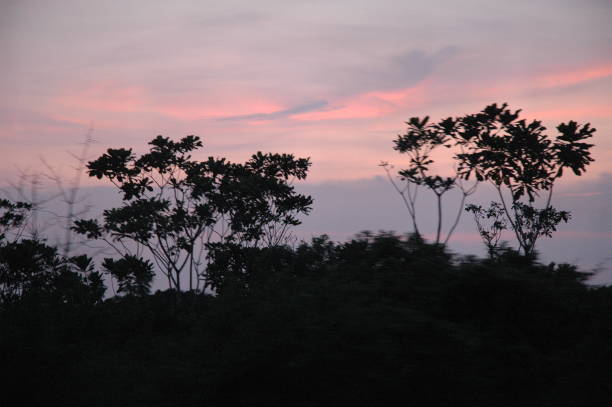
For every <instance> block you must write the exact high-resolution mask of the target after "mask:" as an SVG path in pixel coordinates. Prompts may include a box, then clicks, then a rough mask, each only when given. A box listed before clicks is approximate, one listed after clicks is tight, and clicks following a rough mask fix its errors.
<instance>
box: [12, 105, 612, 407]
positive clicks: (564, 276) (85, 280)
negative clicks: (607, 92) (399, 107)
mask: <svg viewBox="0 0 612 407" xmlns="http://www.w3.org/2000/svg"><path fill="white" fill-rule="evenodd" d="M407 125H408V128H407V131H406V134H403V135H399V136H398V138H397V139H396V140H395V149H396V150H397V151H399V152H400V153H402V154H405V155H407V156H408V158H409V160H408V167H407V168H404V169H402V170H399V171H398V173H397V176H399V178H396V174H393V173H392V172H391V169H392V167H391V166H390V165H389V164H386V163H383V167H384V168H385V170H387V174H388V175H389V179H390V180H391V182H392V184H393V186H394V187H395V188H396V191H397V192H398V193H399V194H400V195H401V197H402V199H403V201H404V203H405V204H406V208H407V210H408V214H409V219H410V220H411V222H412V226H413V232H414V233H411V234H408V235H406V236H398V235H395V234H393V233H383V232H380V233H378V234H372V233H368V232H364V233H361V234H359V235H357V236H356V237H355V238H353V239H352V240H350V241H348V242H345V243H335V242H332V241H330V240H329V239H328V238H327V237H326V236H320V237H317V238H314V239H313V240H312V241H311V242H302V243H299V244H298V243H297V242H296V241H295V240H294V239H293V238H292V235H291V227H293V226H295V225H298V224H299V223H300V217H301V216H304V215H307V214H308V213H309V212H310V210H311V208H312V203H313V202H312V198H311V197H309V196H305V195H302V194H299V193H298V192H296V190H295V188H294V185H293V183H294V181H295V180H303V179H304V178H305V177H306V174H307V172H308V169H309V167H310V160H309V159H308V158H296V157H294V156H293V155H290V154H271V153H268V154H263V153H261V152H258V153H256V154H254V155H253V156H251V158H250V159H249V160H247V161H246V162H244V163H232V162H229V161H227V160H226V159H224V158H216V157H208V159H206V160H203V161H198V160H195V159H193V158H192V153H193V152H194V151H195V150H197V149H198V148H200V147H202V146H203V145H202V142H201V140H200V139H199V138H198V137H195V136H187V137H184V138H182V139H180V140H178V141H172V140H170V139H169V138H166V137H162V136H158V137H156V138H155V139H153V140H152V141H151V142H150V143H149V146H150V148H149V151H148V152H146V153H144V154H141V155H136V154H134V153H133V151H132V149H124V148H120V149H108V150H107V152H106V153H105V154H103V155H102V156H100V157H98V158H97V159H95V160H93V161H89V162H87V163H86V160H85V159H84V158H83V157H84V156H81V158H80V164H81V165H80V167H79V168H81V169H82V170H85V169H86V170H87V171H88V175H89V176H91V177H96V178H98V179H104V180H106V181H107V182H108V183H110V184H113V185H114V186H115V187H116V188H117V190H118V191H119V192H120V194H121V196H122V203H121V205H120V206H118V207H115V208H108V209H105V210H104V211H103V212H102V214H101V216H99V217H95V218H91V219H80V218H79V216H77V213H79V212H78V211H76V210H75V205H76V203H77V201H78V200H77V198H76V196H77V194H76V192H75V189H74V188H73V189H71V190H70V189H65V188H63V187H62V189H61V192H62V194H61V196H62V197H63V198H64V200H65V202H66V203H67V205H68V209H67V211H66V216H65V217H64V218H62V221H65V223H66V225H67V228H66V230H65V232H66V235H65V236H66V238H65V242H64V244H62V245H59V248H58V247H55V246H54V245H53V244H51V243H49V241H47V240H45V239H44V236H43V235H42V234H41V233H38V231H37V230H36V222H33V218H35V216H34V215H35V214H36V211H38V210H40V209H41V207H40V205H39V203H38V202H27V201H17V200H8V199H0V361H2V370H3V371H2V377H3V378H4V379H3V381H2V385H3V387H2V389H3V393H2V397H3V400H13V402H12V403H13V404H15V405H47V404H50V403H52V404H56V403H57V404H59V403H61V404H63V405H93V406H97V405H100V406H108V405H118V406H123V405H125V406H175V405H181V406H196V405H209V406H234V405H235V406H264V405H266V406H281V405H282V406H285V405H290V406H322V405H363V406H373V405H391V404H395V403H397V402H398V401H399V402H402V403H404V404H414V405H427V406H455V405H472V406H479V405H482V406H485V405H486V406H490V405H494V406H555V407H558V406H600V405H606V404H605V402H606V401H609V400H610V399H612V345H611V343H612V287H595V286H588V285H586V284H585V281H586V280H587V279H588V277H589V276H590V274H589V273H585V272H582V271H580V270H578V269H577V268H576V267H575V266H573V265H569V264H558V265H557V264H549V265H544V264H541V263H539V262H538V258H537V251H536V242H537V241H538V239H540V238H542V237H545V236H551V235H552V233H553V232H554V231H555V230H556V227H557V226H558V225H559V224H560V223H561V222H567V221H568V220H569V218H570V214H569V213H568V212H566V211H561V210H557V209H556V208H554V207H553V206H552V205H551V197H552V191H553V185H554V184H555V182H556V181H557V180H558V179H559V178H560V177H561V176H562V175H563V174H564V169H565V173H567V172H568V171H572V172H573V173H575V174H577V175H580V174H581V173H582V172H584V171H585V168H586V166H588V165H589V163H590V162H591V161H592V158H591V156H590V152H589V150H590V148H591V147H592V145H591V144H588V143H586V142H585V140H586V139H588V138H589V137H591V136H592V134H593V132H594V129H592V128H590V127H589V125H588V124H586V125H584V126H580V125H578V124H577V123H575V122H569V123H568V124H562V125H560V126H558V128H557V129H558V131H559V135H558V136H557V137H556V138H555V139H554V140H551V139H549V138H548V137H547V136H546V135H545V134H544V133H543V132H544V130H545V129H544V127H543V126H542V125H541V123H540V122H538V121H533V122H531V123H527V122H525V121H524V120H519V111H515V112H512V111H510V110H509V109H507V106H506V105H502V106H497V105H491V106H488V107H487V108H485V109H484V110H483V111H482V112H480V113H477V114H475V115H466V116H463V117H458V118H455V119H453V118H448V119H445V120H442V121H440V122H438V123H430V122H429V119H428V118H424V119H419V118H413V119H411V120H410V121H409V122H407ZM440 147H444V148H445V149H448V150H449V151H452V150H453V149H455V150H457V151H458V152H457V153H455V155H454V156H453V158H454V159H455V160H456V162H457V165H456V166H455V167H454V169H455V170H456V173H455V174H453V175H451V176H442V175H439V174H434V173H433V172H432V170H431V168H432V163H433V159H432V156H431V153H432V151H433V150H435V149H437V148H440ZM470 178H471V179H470ZM53 179H55V180H58V178H57V177H54V178H53ZM76 179H79V177H77V178H76ZM474 179H475V180H474ZM468 182H470V184H469V185H468V184H467V183H468ZM481 183H484V184H486V183H488V184H490V185H492V186H493V188H494V189H496V190H497V192H498V197H499V200H498V201H494V202H491V204H490V206H489V207H488V208H487V207H484V208H483V207H481V206H478V205H475V204H469V205H467V206H466V205H465V204H466V198H467V197H469V196H470V195H471V194H473V193H474V191H475V188H476V187H477V186H478V185H479V184H481ZM58 185H60V186H61V184H60V183H58ZM77 185H78V184H77ZM452 189H458V190H460V191H461V194H460V196H461V198H460V202H459V205H458V211H457V213H456V214H453V215H452V216H451V217H450V219H451V222H452V223H451V224H450V227H449V228H447V230H446V231H445V230H444V228H443V219H447V218H448V217H445V216H444V215H443V211H442V200H443V198H444V197H445V196H446V193H447V192H448V191H450V190H452ZM419 190H427V191H429V193H433V194H434V195H435V197H436V201H437V213H438V216H437V221H436V223H435V226H434V227H435V230H436V234H435V239H434V240H433V241H432V242H427V241H425V240H424V238H423V237H422V234H421V233H420V230H421V229H420V227H419V222H418V221H419V218H418V215H417V211H416V209H417V206H416V202H417V197H418V191H419ZM538 197H539V198H538ZM542 200H543V202H542ZM542 205H543V206H542ZM339 210H341V208H339ZM465 210H467V211H468V212H471V213H472V214H473V216H474V220H475V223H476V229H477V230H478V232H479V234H480V235H481V237H482V239H483V243H484V244H485V245H486V248H487V254H488V257H487V258H485V259H479V258H476V257H472V256H458V255H456V254H452V253H450V252H449V251H448V249H447V247H446V243H447V242H448V240H449V238H450V237H451V235H452V233H453V231H454V229H455V227H456V226H457V223H458V222H459V219H460V217H461V214H462V213H463V211H465ZM447 226H449V225H447ZM504 233H506V235H508V234H510V235H513V236H514V237H515V239H516V249H514V248H512V247H510V246H509V245H508V244H506V243H505V242H504V239H503V237H504V236H505V235H504ZM73 235H80V236H81V237H82V238H83V239H84V240H83V241H80V242H79V241H77V239H76V238H75V236H73ZM92 242H97V243H101V244H102V245H103V246H102V248H105V249H107V251H109V252H110V254H106V255H104V256H103V258H102V259H99V258H98V259H94V258H93V257H90V256H88V255H85V254H83V253H82V251H83V250H84V249H85V248H86V247H87V246H88V245H89V244H90V243H92ZM79 251H81V252H79ZM155 278H160V279H163V280H165V281H167V287H168V288H167V289H166V290H162V291H157V292H155V293H153V294H151V287H152V284H153V281H154V279H155Z"/></svg>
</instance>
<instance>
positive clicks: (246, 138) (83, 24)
mask: <svg viewBox="0 0 612 407" xmlns="http://www.w3.org/2000/svg"><path fill="white" fill-rule="evenodd" d="M611 21H612V2H611V1H609V0H550V1H544V0H541V1H533V0H530V1H528V0H516V1H491V0H465V1H450V0H447V1H442V0H430V1H406V0H402V1H391V0H378V1H358V0H350V1H349V0H320V1H318V0H308V1H268V0H259V1H247V0H242V1H229V0H226V1H223V2H221V1H214V2H213V1H206V0H197V1H196V0H193V1H152V0H146V1H145V0H141V1H129V0H124V1H109V0H107V1H105V0H98V1H83V0H78V1H77V0H74V1H71V0H56V1H47V0H38V1H32V0H2V1H1V2H0V55H1V56H2V57H1V58H2V59H1V61H2V62H1V65H0V73H1V75H0V88H1V89H2V92H1V93H0V158H1V160H0V172H1V173H2V176H3V178H4V179H2V180H1V181H2V182H0V184H2V183H6V182H8V181H10V180H11V178H14V177H15V176H16V175H17V174H18V172H19V171H23V170H35V169H36V168H38V167H39V166H40V156H44V157H45V158H46V159H47V160H48V161H49V162H52V163H55V165H57V166H58V167H62V165H64V167H67V168H68V169H69V167H68V163H69V161H67V160H69V159H68V155H67V154H66V151H67V150H74V149H75V148H78V143H79V142H80V141H82V139H83V135H84V134H85V133H86V132H87V130H88V128H90V127H91V128H93V136H94V138H95V140H96V144H95V146H94V150H95V151H94V153H96V152H101V151H103V150H104V149H106V148H108V147H135V148H136V150H137V151H144V149H145V147H146V141H148V140H150V139H151V138H153V137H154V136H155V135H157V134H163V135H167V136H172V137H180V136H183V135H187V134H195V135H198V136H200V137H201V138H202V139H203V140H204V143H205V147H206V148H205V150H204V151H203V152H202V153H201V156H202V157H205V156H207V155H215V156H226V157H229V158H231V159H234V160H243V159H245V158H247V157H248V155H250V154H251V153H253V152H255V151H257V150H263V151H274V152H291V153H294V154H296V155H298V156H307V157H311V159H312V162H313V167H312V171H311V174H310V176H309V181H308V182H309V183H308V185H307V188H316V187H317V186H319V187H320V188H319V189H318V190H317V191H318V192H315V193H317V194H319V195H321V196H322V197H323V203H322V205H323V207H332V205H331V204H328V205H327V206H325V205H326V204H325V197H326V196H327V197H329V196H331V195H330V194H331V193H328V194H327V195H326V194H325V193H324V192H321V191H323V190H324V189H325V185H331V184H334V183H335V184H334V185H342V188H344V187H346V188H353V189H355V188H356V190H357V191H359V188H360V187H359V185H361V186H362V187H363V188H364V189H363V191H367V190H368V189H367V188H370V187H371V186H372V185H373V183H376V182H378V181H377V180H379V179H378V178H376V177H378V176H381V175H383V173H381V169H380V168H379V167H378V166H377V165H378V163H379V162H380V161H381V160H386V161H390V162H393V163H396V164H398V165H401V160H402V158H401V157H399V156H398V155H397V154H396V153H395V152H394V151H393V150H392V140H393V138H394V137H395V135H396V134H397V133H398V132H401V131H402V130H403V122H404V121H405V120H407V119H408V118H409V117H411V116H418V115H430V116H432V118H434V119H439V118H442V117H445V116H449V115H461V114H465V113H474V112H477V111H478V110H480V109H481V108H483V107H484V106H485V105H487V104H489V103H492V102H508V103H509V104H510V106H511V107H512V108H517V109H518V108H521V109H523V110H524V112H525V115H526V117H528V118H539V119H542V120H543V121H544V123H545V124H546V125H547V126H548V127H549V129H551V134H553V135H554V134H555V132H554V126H556V125H557V124H558V123H560V122H562V121H568V120H576V121H578V122H580V123H584V122H591V123H592V125H593V126H594V127H596V128H597V129H598V131H597V133H596V137H595V139H594V140H593V142H594V143H595V144H596V147H595V149H594V158H595V160H596V161H595V163H594V164H593V165H592V166H591V168H589V171H588V172H587V174H586V175H585V176H584V177H583V178H580V181H581V183H577V180H578V179H577V178H574V179H570V180H568V181H566V183H565V187H564V188H565V190H566V192H564V193H565V194H570V195H568V197H571V194H583V195H579V196H583V197H586V198H588V199H590V200H591V201H588V199H586V198H585V199H583V200H582V201H581V204H580V205H583V206H584V205H587V207H588V205H590V204H588V202H593V205H594V207H597V208H601V211H602V212H601V213H600V214H599V215H597V216H604V215H606V214H608V215H612V210H610V208H609V206H608V203H609V202H611V200H610V192H608V191H607V190H605V186H610V185H612V183H611V182H610V179H611V177H612V175H610V174H611V173H612V28H610V27H611V24H610V22H611ZM330 183H331V184H330ZM587 185H588V188H587V187H586V186H587ZM585 188H587V189H588V190H585ZM336 190H337V188H336ZM572 191H573V192H572ZM364 193H365V192H364ZM392 194H393V193H392V191H391V190H389V191H388V197H387V199H388V201H389V202H391V201H393V202H395V200H396V199H397V198H396V197H395V196H393V195H392ZM584 194H586V195H584ZM589 194H591V195H589ZM568 199H569V198H568ZM585 202H586V203H585ZM390 205H391V204H390ZM394 205H395V203H394ZM571 205H574V204H570V206H571ZM576 205H577V204H576ZM398 210H401V208H400V209H398ZM587 210H588V209H587ZM323 211H324V210H323ZM315 214H316V212H315ZM364 216H365V217H366V218H367V216H366V215H364ZM319 219H323V218H322V217H320V218H319ZM368 219H370V220H371V219H373V218H368ZM595 223H597V222H595ZM600 223H601V222H600ZM606 225H610V221H609V220H608V221H607V223H606ZM361 226H362V225H361V224H359V222H357V221H355V222H354V223H352V224H350V225H349V226H346V227H347V228H354V229H355V230H354V232H356V231H358V228H360V227H361ZM380 227H381V228H384V227H387V226H386V225H385V224H381V225H380ZM606 227H607V226H606ZM395 229H396V230H399V229H401V228H399V227H396V228H395ZM467 229H469V228H468V227H467V226H466V230H467ZM313 230H314V229H313ZM317 231H319V232H323V231H322V230H317ZM570 231H576V229H572V228H570V229H568V233H569V232H570ZM332 232H333V231H332ZM338 232H339V231H338ZM471 232H473V231H471ZM579 232H580V233H583V234H585V236H587V237H584V239H588V236H591V237H592V236H595V235H594V233H603V234H604V236H607V237H606V238H605V239H610V240H608V243H610V241H612V230H611V229H604V230H603V231H596V230H594V229H593V227H590V226H583V229H581V230H580V231H579ZM339 233H340V232H339ZM589 233H590V235H589ZM606 233H607V235H606ZM605 239H604V240H605ZM600 240H601V236H600ZM605 247H611V248H612V244H609V245H608V246H605V245H604V246H603V248H602V249H598V250H599V251H598V252H597V253H599V255H600V257H601V258H602V259H603V258H604V257H605V255H606V253H605V251H606V250H605ZM611 252H612V250H611Z"/></svg>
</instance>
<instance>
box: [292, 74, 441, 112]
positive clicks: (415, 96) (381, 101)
mask: <svg viewBox="0 0 612 407" xmlns="http://www.w3.org/2000/svg"><path fill="white" fill-rule="evenodd" d="M428 84H429V81H423V82H421V83H420V84H419V85H417V86H414V87H410V88H405V89H397V90H391V91H373V92H367V93H362V94H359V95H356V96H353V97H350V98H346V99H344V100H340V101H338V102H337V103H335V104H334V105H335V106H336V107H335V108H334V107H332V108H331V109H328V110H324V111H318V112H308V113H300V114H296V115H292V116H291V118H292V119H294V120H298V121H318V120H338V119H370V118H378V117H384V116H387V115H389V114H391V113H394V112H397V111H398V110H400V109H404V108H406V107H408V106H411V107H414V106H416V105H422V104H424V103H425V101H426V100H427V98H426V89H427V86H428ZM334 105H332V106H334Z"/></svg>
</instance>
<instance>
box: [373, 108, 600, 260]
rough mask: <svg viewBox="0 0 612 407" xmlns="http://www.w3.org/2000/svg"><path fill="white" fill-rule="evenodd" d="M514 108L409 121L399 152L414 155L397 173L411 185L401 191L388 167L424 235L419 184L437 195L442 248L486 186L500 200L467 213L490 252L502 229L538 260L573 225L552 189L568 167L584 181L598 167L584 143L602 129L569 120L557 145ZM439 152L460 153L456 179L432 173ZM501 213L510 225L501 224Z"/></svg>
mask: <svg viewBox="0 0 612 407" xmlns="http://www.w3.org/2000/svg"><path fill="white" fill-rule="evenodd" d="M507 107H508V105H507V104H505V103H504V104H503V105H501V106H498V105H497V104H492V105H489V106H487V107H485V108H484V109H483V110H482V111H481V112H480V113H477V114H469V115H465V116H460V117H457V118H452V117H449V118H447V119H444V120H441V121H439V122H437V123H430V122H429V117H425V118H423V119H420V118H418V117H413V118H411V119H410V120H409V121H408V122H406V124H407V125H408V130H407V132H406V134H404V135H399V136H398V137H397V138H396V140H395V146H394V149H395V150H397V151H399V152H400V153H403V154H407V155H408V157H409V163H408V164H409V165H408V167H407V168H406V169H402V170H400V171H399V172H398V174H399V176H400V179H401V181H403V182H405V183H406V184H405V187H403V188H400V187H399V186H398V184H397V183H396V182H395V180H394V179H393V177H392V176H391V171H390V170H391V169H392V167H391V166H390V165H389V164H388V163H382V164H381V165H382V166H383V167H384V168H385V170H386V172H387V175H388V177H389V179H390V181H391V182H392V183H393V186H394V187H395V189H396V191H397V192H398V193H399V194H400V195H401V196H402V199H403V201H404V203H405V204H406V207H407V209H408V212H409V214H410V216H411V219H412V222H413V225H414V230H415V232H416V233H419V228H418V225H417V213H416V199H417V190H418V188H419V187H420V186H425V187H426V188H428V189H429V190H430V191H432V192H433V193H434V195H435V196H436V199H437V225H436V238H435V243H436V244H438V243H444V244H446V243H447V242H448V240H449V238H450V236H451V234H452V232H453V231H454V229H455V227H456V226H457V223H458V222H459V218H460V216H461V213H460V212H461V211H462V209H463V206H464V204H465V199H466V197H467V196H469V195H471V194H472V193H473V192H474V191H475V188H476V185H477V183H479V182H483V181H485V182H488V183H489V184H491V185H492V186H493V187H494V188H495V190H496V191H497V194H498V197H499V202H497V203H493V204H492V206H490V207H489V208H488V209H483V208H482V207H479V206H475V205H471V206H468V207H467V208H466V209H467V210H468V211H470V212H472V213H473V214H474V216H475V219H476V221H477V227H478V230H479V232H480V234H481V236H482V238H483V241H484V242H485V244H486V245H487V248H488V249H489V253H493V252H494V248H495V247H494V246H496V245H497V242H498V241H499V238H500V236H501V235H500V234H501V231H502V230H504V229H505V228H506V227H507V225H510V228H511V229H512V231H513V232H514V234H515V236H516V239H517V242H518V245H519V248H520V250H522V252H523V254H524V255H526V256H531V255H533V252H534V248H535V245H536V242H537V240H538V239H539V238H540V237H542V236H549V237H550V236H551V235H552V233H553V232H554V231H555V230H556V228H557V226H558V225H559V223H561V222H567V221H568V220H569V218H570V213H569V212H566V211H560V210H557V209H556V208H554V207H553V206H552V204H551V202H552V194H553V187H554V184H555V182H556V181H557V180H558V179H559V178H561V177H562V176H563V174H564V169H571V170H572V171H573V173H574V174H576V175H581V174H582V173H583V172H584V171H585V170H586V167H587V166H588V165H589V164H590V163H591V162H592V161H593V159H592V157H591V153H590V151H589V150H590V148H591V147H592V146H593V145H592V144H588V143H586V142H585V140H586V139H588V138H590V137H592V135H593V133H594V132H595V129H593V128H591V127H590V124H589V123H587V124H584V125H579V124H578V123H576V122H574V121H570V122H568V123H567V124H566V123H562V124H560V125H558V126H557V130H558V131H559V135H557V136H556V137H555V138H554V139H550V138H549V137H548V136H547V135H546V134H545V133H544V132H545V131H546V128H545V127H544V126H543V125H542V123H541V122H540V121H538V120H533V121H531V122H527V121H525V120H524V119H519V115H520V110H517V111H514V112H513V111H511V110H510V109H508V108H507ZM440 146H443V147H446V148H449V149H453V150H452V151H453V152H454V155H453V158H454V160H455V162H456V165H455V166H453V170H454V172H455V173H454V175H453V176H450V177H442V176H439V175H432V174H430V166H431V164H432V163H433V162H434V161H433V159H432V158H431V153H432V151H433V150H434V149H436V148H438V147H440ZM470 178H471V180H472V181H473V180H474V179H475V181H476V183H475V184H474V185H473V186H472V187H469V188H465V187H464V186H463V185H464V184H463V183H462V181H464V182H467V181H470ZM455 187H459V188H460V189H461V191H462V197H461V200H460V205H459V213H458V214H457V216H456V218H455V222H454V223H453V225H452V226H451V228H450V230H449V232H448V234H447V237H446V239H444V240H443V241H442V240H441V228H442V197H443V195H444V194H445V193H446V192H448V191H450V190H451V189H453V188H455ZM537 197H543V199H544V201H545V202H544V206H543V208H538V207H537V204H536V198H537ZM501 211H503V214H504V218H505V219H504V221H501V218H500V216H501V214H502V212H501ZM484 219H494V221H493V224H492V225H490V227H491V228H492V229H491V228H486V227H485V226H484V223H483V222H482V221H483V220H484ZM492 245H493V246H492Z"/></svg>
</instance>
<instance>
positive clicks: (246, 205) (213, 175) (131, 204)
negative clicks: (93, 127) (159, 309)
mask: <svg viewBox="0 0 612 407" xmlns="http://www.w3.org/2000/svg"><path fill="white" fill-rule="evenodd" d="M149 145H150V146H151V148H150V151H149V152H148V153H146V154H143V155H141V156H140V157H136V156H135V155H134V154H133V153H132V150H131V149H108V150H107V152H106V154H104V155H102V156H101V157H99V158H98V159H97V160H94V161H91V162H89V163H88V165H87V168H88V169H89V175H90V176H92V177H97V178H99V179H102V178H105V179H107V180H109V181H111V182H112V183H113V184H114V185H115V186H116V187H117V188H118V189H119V190H120V192H121V193H122V194H123V201H124V203H123V205H122V206H121V207H118V208H112V209H107V210H105V211H104V215H103V217H104V219H103V222H102V223H99V222H98V221H97V220H95V219H89V220H79V221H76V222H75V230H76V231H77V232H79V233H81V234H85V235H86V236H87V237H89V238H91V239H103V240H104V241H106V242H107V243H108V244H109V245H110V246H111V247H112V248H113V249H114V250H115V251H116V252H117V253H118V254H119V255H120V256H122V257H124V259H126V261H128V260H127V259H128V257H127V256H132V257H129V259H131V260H129V261H133V260H134V259H135V258H139V257H140V252H141V249H142V248H145V249H147V250H148V251H149V253H150V254H151V255H152V257H153V259H154V261H155V263H156V264H157V266H158V268H159V269H160V270H161V271H162V272H163V273H164V274H165V276H166V277H167V279H168V284H169V287H171V288H174V289H176V290H181V289H182V288H183V286H182V282H181V277H182V274H183V271H186V272H187V274H188V281H189V285H188V287H189V289H190V290H192V289H195V290H199V289H204V288H205V287H206V286H207V275H206V270H205V265H206V261H207V258H209V257H210V251H212V250H215V249H220V248H222V247H223V246H224V245H237V246H240V247H262V246H267V247H269V246H275V245H279V244H283V243H284V242H285V239H287V237H288V233H289V228H290V227H291V226H293V225H297V224H299V223H300V221H299V220H298V218H297V216H298V215H299V214H307V213H308V212H309V211H310V205H311V204H312V199H311V198H310V197H309V196H304V195H301V194H298V193H296V192H295V189H294V187H293V186H292V182H293V179H304V178H305V177H306V173H307V171H308V168H309V167H310V161H309V160H308V159H304V158H300V159H296V158H295V157H294V156H293V155H288V154H263V153H261V152H258V153H257V154H254V155H253V156H252V157H251V159H250V160H248V161H247V162H245V163H244V164H236V163H231V162H229V161H227V160H226V159H224V158H213V157H209V158H208V159H207V160H206V161H195V160H192V159H191V156H190V153H191V152H192V151H194V150H196V149H198V148H200V147H202V142H201V141H200V139H199V138H198V137H195V136H187V137H184V138H182V139H181V140H179V141H177V142H175V141H172V140H170V139H169V138H166V137H162V136H158V137H156V138H155V139H153V140H152V141H151V142H150V143H149ZM107 264H108V265H109V266H110V270H116V269H114V268H113V267H115V266H116V264H115V263H112V262H110V261H109V262H108V263H107ZM137 269H139V268H137ZM111 274H112V273H111ZM145 274H146V273H145ZM114 275H116V276H119V275H120V274H117V272H115V274H114ZM121 276H122V277H121V278H122V279H123V280H124V281H126V282H127V281H128V280H126V278H127V277H126V276H123V274H121ZM133 278H134V280H137V277H136V276H133ZM126 290H127V288H126Z"/></svg>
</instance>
